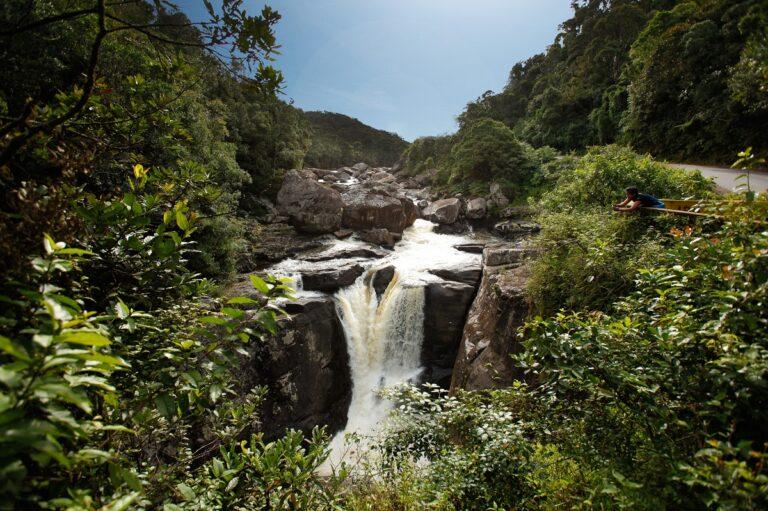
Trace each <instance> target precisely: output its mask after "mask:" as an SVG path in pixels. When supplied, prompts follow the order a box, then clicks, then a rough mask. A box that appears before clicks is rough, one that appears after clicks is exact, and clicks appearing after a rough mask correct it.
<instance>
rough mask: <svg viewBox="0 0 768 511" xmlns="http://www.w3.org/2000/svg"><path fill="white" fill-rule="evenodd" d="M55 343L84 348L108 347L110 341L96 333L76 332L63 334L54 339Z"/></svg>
mask: <svg viewBox="0 0 768 511" xmlns="http://www.w3.org/2000/svg"><path fill="white" fill-rule="evenodd" d="M54 339H55V340H56V341H57V342H67V343H70V344H82V345H84V346H109V345H110V344H111V343H112V341H110V340H109V338H107V337H105V336H103V335H101V334H100V333H98V332H88V331H85V330H77V331H74V332H65V333H63V334H61V335H57V336H56V337H55V338H54Z"/></svg>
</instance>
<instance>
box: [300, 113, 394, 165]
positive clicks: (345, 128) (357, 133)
mask: <svg viewBox="0 0 768 511" xmlns="http://www.w3.org/2000/svg"><path fill="white" fill-rule="evenodd" d="M304 115H305V117H306V118H307V119H308V120H309V124H310V126H311V128H312V144H311V145H310V147H309V151H308V152H307V155H306V157H305V160H304V161H305V163H306V164H307V165H309V166H313V167H320V168H324V169H330V168H336V167H341V166H343V165H347V166H349V165H354V164H355V163H358V162H365V163H367V164H369V165H373V166H376V167H390V166H392V165H394V164H395V163H396V162H397V161H398V160H399V159H400V155H401V154H403V151H404V150H405V148H406V147H408V143H407V142H406V141H405V140H403V139H402V138H400V137H399V136H398V135H397V134H395V133H389V132H387V131H382V130H377V129H375V128H371V127H370V126H367V125H365V124H363V123H362V122H360V121H358V120H357V119H353V118H351V117H348V116H346V115H343V114H337V113H333V112H305V113H304Z"/></svg>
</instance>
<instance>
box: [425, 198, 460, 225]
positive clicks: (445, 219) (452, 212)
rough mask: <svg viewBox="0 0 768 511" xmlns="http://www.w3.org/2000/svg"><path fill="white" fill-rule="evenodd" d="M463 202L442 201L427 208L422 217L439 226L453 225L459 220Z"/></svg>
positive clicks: (456, 200) (454, 200)
mask: <svg viewBox="0 0 768 511" xmlns="http://www.w3.org/2000/svg"><path fill="white" fill-rule="evenodd" d="M460 212H461V201H460V200H459V199H457V198H455V197H454V198H452V199H441V200H438V201H435V202H433V203H432V204H430V205H429V206H427V207H426V208H425V209H424V211H423V212H422V215H423V216H424V218H426V219H427V220H430V221H432V222H435V223H438V224H452V223H454V222H455V221H456V220H457V219H458V218H459V213H460Z"/></svg>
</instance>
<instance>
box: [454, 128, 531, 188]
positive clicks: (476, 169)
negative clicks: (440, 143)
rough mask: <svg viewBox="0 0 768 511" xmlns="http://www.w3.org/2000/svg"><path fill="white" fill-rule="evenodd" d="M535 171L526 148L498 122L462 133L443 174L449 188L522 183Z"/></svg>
mask: <svg viewBox="0 0 768 511" xmlns="http://www.w3.org/2000/svg"><path fill="white" fill-rule="evenodd" d="M531 170H532V162H530V161H529V160H528V158H527V154H526V152H525V148H524V147H523V145H522V144H520V143H519V142H518V141H517V140H516V139H515V136H514V134H513V133H512V131H511V130H510V129H509V128H507V127H506V126H505V125H504V124H503V123H501V122H499V121H492V120H488V119H483V120H480V121H477V122H476V123H474V124H472V125H470V126H468V127H466V128H465V129H463V130H461V131H459V133H458V134H457V136H456V141H455V143H454V144H453V146H452V147H451V152H450V153H449V155H448V157H447V164H446V167H445V168H444V169H441V172H443V174H444V175H445V181H446V182H447V183H448V184H454V183H459V182H464V181H487V182H490V181H494V180H505V181H513V182H518V183H519V182H522V181H524V180H525V179H526V178H527V177H529V176H528V175H529V173H530V171H531Z"/></svg>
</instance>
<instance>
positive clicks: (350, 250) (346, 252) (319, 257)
mask: <svg viewBox="0 0 768 511" xmlns="http://www.w3.org/2000/svg"><path fill="white" fill-rule="evenodd" d="M386 255H387V252H385V251H384V250H381V249H377V248H374V247H347V248H340V249H333V250H326V251H323V252H319V253H316V254H310V255H306V256H302V257H301V259H303V260H304V261H311V262H319V261H331V260H333V259H354V258H363V259H381V258H382V257H386Z"/></svg>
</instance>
